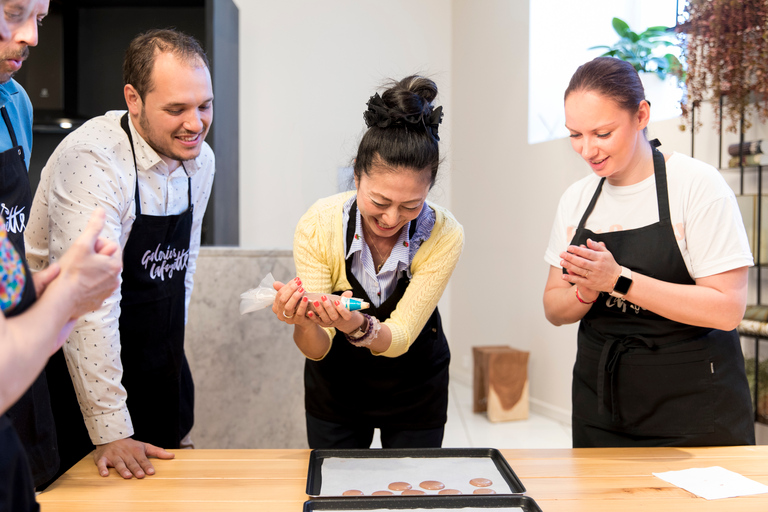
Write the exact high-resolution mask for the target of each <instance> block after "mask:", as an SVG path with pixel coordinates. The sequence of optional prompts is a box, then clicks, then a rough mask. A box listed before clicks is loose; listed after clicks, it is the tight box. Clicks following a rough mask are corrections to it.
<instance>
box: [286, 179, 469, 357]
mask: <svg viewBox="0 0 768 512" xmlns="http://www.w3.org/2000/svg"><path fill="white" fill-rule="evenodd" d="M354 193H355V192H354V191H353V192H344V193H341V194H336V195H334V196H330V197H326V198H324V199H320V200H319V201H317V202H316V203H315V204H314V205H312V207H310V209H309V210H307V212H306V213H305V214H304V215H303V216H302V217H301V219H300V220H299V224H298V226H296V233H295V234H294V238H293V259H294V262H295V264H296V273H297V275H298V276H299V277H300V278H301V283H302V286H303V287H304V289H305V290H307V291H308V292H317V293H336V292H342V291H345V290H349V289H351V288H352V286H351V285H350V284H349V281H348V280H347V274H346V265H345V259H344V257H345V254H344V244H345V241H344V226H343V216H344V212H343V209H344V208H343V207H344V203H345V202H346V201H347V200H348V199H349V198H350V197H351V196H352V195H353V194H354ZM426 204H427V206H429V207H430V208H432V209H433V210H434V211H435V225H434V227H433V228H432V234H431V235H430V237H429V239H427V240H426V241H424V243H423V244H421V247H419V250H418V251H416V254H415V255H414V257H413V261H412V262H411V274H412V276H413V277H412V278H411V283H410V285H409V286H408V289H407V290H406V292H405V295H403V297H402V298H401V299H400V301H399V302H398V303H397V307H396V308H395V310H394V311H393V312H392V315H391V316H390V317H389V319H388V320H387V321H386V322H384V323H385V324H386V325H387V326H388V327H389V330H390V331H391V332H392V344H391V345H390V346H389V348H388V349H387V350H386V351H385V352H381V353H376V352H374V354H376V355H382V356H386V357H397V356H401V355H403V354H405V353H406V352H407V351H408V348H409V347H410V346H411V343H413V341H414V340H415V339H416V338H417V337H418V335H419V334H420V333H421V330H422V329H423V328H424V325H425V324H426V323H427V320H428V319H429V317H430V316H431V315H432V312H433V311H434V309H435V307H437V302H438V301H439V300H440V296H441V295H442V294H443V290H445V287H446V285H447V284H448V279H450V277H451V273H453V269H454V268H455V267H456V263H457V262H458V261H459V256H460V255H461V250H462V248H463V247H464V228H462V226H461V224H459V223H458V221H456V219H455V218H454V217H453V215H452V214H451V212H449V211H448V210H446V209H445V208H442V207H440V206H437V205H434V204H432V203H430V202H427V203H426ZM325 331H326V332H327V333H328V337H329V338H330V339H331V343H333V336H334V335H335V334H336V329H333V328H328V329H325ZM328 350H330V347H329V349H328ZM327 354H328V353H327V352H326V353H325V354H323V357H325V356H326V355H327ZM320 359H322V358H320Z"/></svg>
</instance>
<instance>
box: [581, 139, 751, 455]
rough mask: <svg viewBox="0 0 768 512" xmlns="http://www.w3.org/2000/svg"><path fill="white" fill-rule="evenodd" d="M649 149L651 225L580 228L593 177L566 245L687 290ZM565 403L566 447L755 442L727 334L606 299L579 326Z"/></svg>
mask: <svg viewBox="0 0 768 512" xmlns="http://www.w3.org/2000/svg"><path fill="white" fill-rule="evenodd" d="M651 144H652V146H653V149H652V150H653V164H654V175H655V180H656V196H657V201H658V209H659V222H657V223H655V224H651V225H648V226H644V227H641V228H637V229H629V230H625V231H616V232H607V233H599V234H598V233H594V232H592V231H590V230H588V229H586V228H585V224H586V221H587V218H588V217H589V215H590V214H591V213H592V210H593V209H594V206H595V204H596V203H597V199H598V197H599V196H600V192H601V190H602V187H603V184H604V182H605V178H603V179H602V180H601V181H600V184H599V185H598V187H597V190H596V191H595V194H594V196H593V197H592V200H591V202H590V204H589V206H588V207H587V210H586V211H585V212H584V216H583V217H582V219H581V221H580V222H579V226H578V228H577V230H576V233H575V235H574V237H573V240H572V242H571V245H581V244H586V240H587V238H590V239H592V240H595V241H602V242H604V243H605V245H606V247H607V249H608V250H609V251H610V252H611V254H613V257H614V258H615V260H616V261H617V262H618V263H619V264H620V265H623V266H625V267H627V268H629V269H631V270H632V271H633V272H637V273H639V274H643V275H646V276H649V277H653V278H654V279H659V280H661V281H665V282H669V283H678V284H685V285H693V284H695V281H694V279H693V278H691V276H690V274H689V273H688V270H687V268H686V266H685V261H684V260H683V257H682V254H681V253H680V249H679V246H678V244H677V239H676V237H675V233H674V230H673V227H672V223H671V220H670V213H669V194H668V192H667V174H666V165H665V162H664V156H663V155H662V153H661V152H660V151H659V150H658V149H656V146H657V145H658V141H653V142H652V143H651ZM572 400H573V425H572V428H573V446H574V448H578V447H592V446H710V445H744V444H754V443H755V437H754V424H753V420H752V401H751V398H750V394H749V387H748V385H747V379H746V374H745V370H744V357H743V355H742V352H741V345H740V343H739V337H738V334H737V333H736V330H735V329H734V330H733V331H728V332H726V331H721V330H717V329H710V328H705V327H696V326H692V325H687V324H683V323H680V322H675V321H673V320H669V319H667V318H664V317H662V316H659V315H657V314H655V313H652V312H650V311H647V310H645V309H641V308H639V307H637V306H635V305H634V304H632V303H630V302H629V301H626V300H623V299H619V298H615V297H612V296H611V295H609V294H608V293H601V294H600V296H599V297H598V300H597V302H595V303H594V304H593V305H592V307H591V309H590V310H589V312H588V313H587V314H586V315H585V316H584V318H583V319H582V321H581V323H580V324H579V334H578V354H577V357H576V363H575V365H574V369H573V386H572Z"/></svg>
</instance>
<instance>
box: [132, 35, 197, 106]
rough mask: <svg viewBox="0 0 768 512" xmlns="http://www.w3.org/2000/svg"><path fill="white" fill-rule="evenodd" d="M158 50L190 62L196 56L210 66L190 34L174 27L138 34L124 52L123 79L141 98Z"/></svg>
mask: <svg viewBox="0 0 768 512" xmlns="http://www.w3.org/2000/svg"><path fill="white" fill-rule="evenodd" d="M160 53H173V54H174V55H176V56H177V57H179V58H180V59H182V60H185V61H188V62H191V63H194V62H195V60H196V59H200V61H202V62H203V64H205V67H207V68H209V69H210V65H209V64H208V57H207V56H206V55H205V52H204V51H203V48H202V47H201V46H200V43H198V42H197V40H196V39H195V38H194V37H192V36H189V35H187V34H184V33H183V32H179V31H177V30H174V29H153V30H149V31H147V32H144V33H143V34H139V35H138V36H136V37H135V38H133V41H131V44H129V45H128V49H127V50H126V51H125V60H124V61H123V81H124V82H125V83H126V85H127V84H131V85H132V86H133V87H134V89H136V92H138V93H139V97H140V98H141V99H142V100H143V99H144V95H145V94H146V93H148V92H149V91H151V90H152V87H153V84H152V69H153V67H154V64H155V57H156V56H157V55H158V54H160Z"/></svg>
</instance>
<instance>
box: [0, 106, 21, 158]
mask: <svg viewBox="0 0 768 512" xmlns="http://www.w3.org/2000/svg"><path fill="white" fill-rule="evenodd" d="M0 114H2V115H3V121H5V126H6V127H7V128H8V134H9V135H10V136H11V144H12V146H13V147H14V148H15V147H16V146H18V145H19V143H18V142H17V141H16V132H15V131H13V124H11V118H10V117H9V116H8V110H7V109H6V108H5V105H3V106H2V107H0Z"/></svg>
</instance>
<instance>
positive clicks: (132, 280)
mask: <svg viewBox="0 0 768 512" xmlns="http://www.w3.org/2000/svg"><path fill="white" fill-rule="evenodd" d="M122 125H123V129H124V130H125V131H126V133H128V137H129V139H131V135H130V131H129V130H128V118H127V114H126V116H124V117H123V119H122ZM131 144H133V141H132V140H131ZM136 172H137V175H138V168H137V169H136ZM188 182H189V187H188V193H187V195H188V198H189V207H188V208H187V210H186V211H184V212H183V213H181V214H179V215H166V216H153V215H145V214H143V213H141V201H140V198H139V184H138V179H137V181H136V196H135V201H136V220H135V221H134V223H133V228H132V229H131V234H130V235H129V236H128V241H127V242H126V244H125V249H124V250H123V284H122V287H121V293H122V300H121V301H120V346H121V353H120V359H121V360H122V363H123V380H122V383H123V386H125V390H126V391H127V393H128V398H127V406H128V410H129V411H130V414H131V421H132V422H133V428H134V432H135V433H134V438H135V439H137V440H139V441H144V442H147V443H151V444H154V445H157V446H162V447H163V448H178V447H179V442H180V441H181V440H182V439H183V438H184V436H185V435H187V434H188V433H189V431H190V430H191V429H192V423H193V412H194V411H193V404H194V385H193V383H192V374H191V373H190V371H189V365H188V364H187V358H186V356H185V354H184V311H185V307H186V287H185V285H184V281H185V278H186V275H187V259H188V257H189V243H190V237H191V233H192V211H193V205H192V195H191V188H192V183H191V178H190V179H189V180H188Z"/></svg>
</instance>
